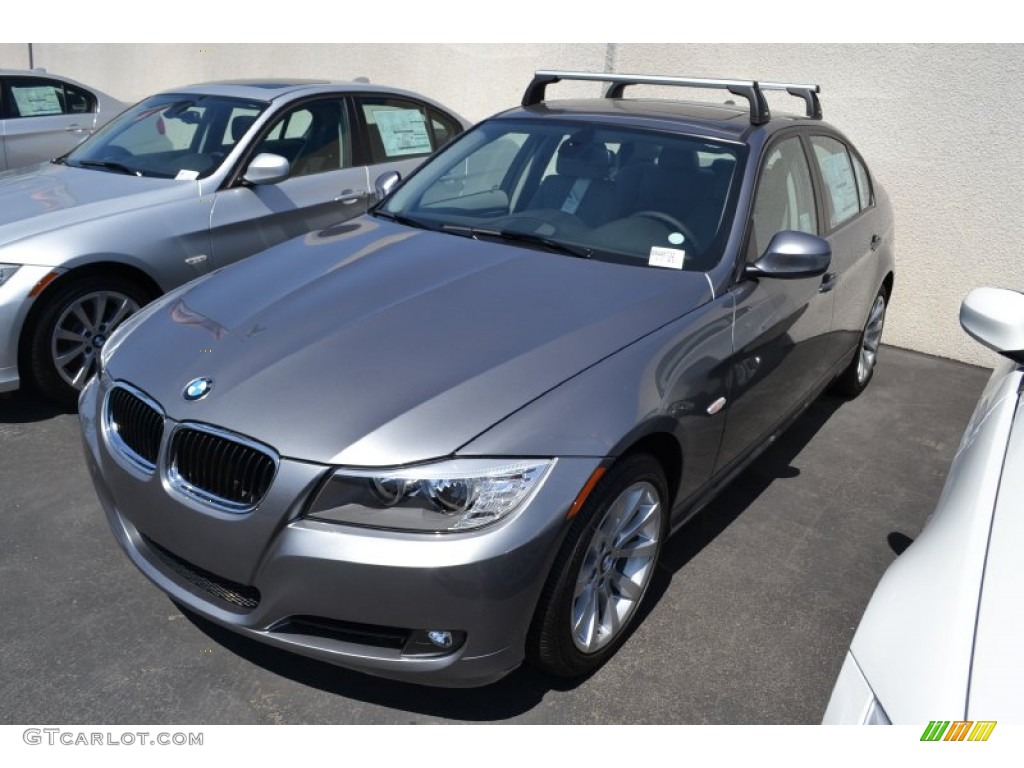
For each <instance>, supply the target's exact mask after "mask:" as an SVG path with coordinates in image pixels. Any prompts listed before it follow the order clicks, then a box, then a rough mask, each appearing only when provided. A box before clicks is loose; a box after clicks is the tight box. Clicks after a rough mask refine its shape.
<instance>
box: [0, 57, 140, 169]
mask: <svg viewBox="0 0 1024 768" xmlns="http://www.w3.org/2000/svg"><path fill="white" fill-rule="evenodd" d="M127 106H128V105H127V104H125V103H123V102H121V101H118V100H117V99H115V98H113V97H112V96H108V95H107V94H105V93H103V92H102V91H98V90H96V89H95V88H93V87H92V86H88V85H83V84H82V83H79V82H76V81H74V80H71V79H69V78H67V77H60V76H58V75H51V74H48V73H47V72H46V70H45V69H0V171H6V170H9V169H11V168H20V167H22V166H26V165H32V164H33V163H39V162H42V161H44V160H49V159H50V158H53V157H57V156H58V155H63V154H64V153H66V152H68V151H69V150H71V149H74V147H75V145H77V144H79V143H80V142H82V141H83V140H84V139H87V138H88V137H89V136H91V135H92V134H93V132H94V131H96V130H97V129H99V128H102V127H103V126H104V125H106V124H107V123H109V122H110V121H111V120H112V119H113V118H114V117H116V116H117V114H118V113H119V112H121V111H122V110H124V108H125V107H127Z"/></svg>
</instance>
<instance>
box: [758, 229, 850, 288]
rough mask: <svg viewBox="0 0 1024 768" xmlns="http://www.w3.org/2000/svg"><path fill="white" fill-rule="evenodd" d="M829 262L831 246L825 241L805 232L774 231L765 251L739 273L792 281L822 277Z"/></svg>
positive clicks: (830, 260) (830, 259) (830, 261)
mask: <svg viewBox="0 0 1024 768" xmlns="http://www.w3.org/2000/svg"><path fill="white" fill-rule="evenodd" d="M831 263H832V246H831V245H829V243H828V240H825V239H824V238H821V237H818V236H817V235H809V234H807V233H806V232H794V231H792V230H786V231H783V232H776V233H775V237H773V238H772V241H771V242H770V243H768V249H767V250H766V251H765V252H764V254H763V255H762V256H761V258H759V259H758V260H757V261H755V262H754V263H753V264H748V265H747V266H746V268H745V269H744V271H743V273H744V274H745V275H746V276H747V277H777V278H782V279H795V278H799V277H817V276H819V275H823V274H825V271H826V270H827V269H828V267H829V264H831Z"/></svg>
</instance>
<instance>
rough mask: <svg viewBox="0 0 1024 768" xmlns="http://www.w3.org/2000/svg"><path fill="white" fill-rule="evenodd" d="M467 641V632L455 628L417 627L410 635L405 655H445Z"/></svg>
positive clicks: (404, 651)
mask: <svg viewBox="0 0 1024 768" xmlns="http://www.w3.org/2000/svg"><path fill="white" fill-rule="evenodd" d="M465 642H466V633H465V632H460V631H458V630H453V629H417V630H416V631H415V632H413V633H412V635H410V636H409V639H408V641H406V643H405V647H404V648H402V655H403V656H444V655H446V654H449V653H453V652H454V651H457V650H458V649H459V648H461V647H462V645H463V643H465Z"/></svg>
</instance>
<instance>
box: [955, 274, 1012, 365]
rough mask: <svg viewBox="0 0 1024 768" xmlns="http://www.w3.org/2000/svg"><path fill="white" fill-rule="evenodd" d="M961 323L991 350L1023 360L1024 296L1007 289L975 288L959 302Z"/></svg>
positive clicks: (971, 334) (972, 335)
mask: <svg viewBox="0 0 1024 768" xmlns="http://www.w3.org/2000/svg"><path fill="white" fill-rule="evenodd" d="M960 325H961V326H963V329H964V330H965V331H967V333H968V334H969V335H970V336H971V337H972V338H974V339H976V340H977V341H980V342H981V343H982V344H984V345H985V346H986V347H988V348H989V349H993V350H995V351H996V352H998V353H999V354H1001V355H1004V356H1005V357H1008V358H1010V359H1011V360H1013V361H1014V362H1015V363H1024V295H1022V294H1020V293H1017V291H1009V290H1006V289H1005V288H975V289H974V290H973V291H971V292H970V293H968V294H967V298H965V299H964V300H963V303H962V304H961V305H960Z"/></svg>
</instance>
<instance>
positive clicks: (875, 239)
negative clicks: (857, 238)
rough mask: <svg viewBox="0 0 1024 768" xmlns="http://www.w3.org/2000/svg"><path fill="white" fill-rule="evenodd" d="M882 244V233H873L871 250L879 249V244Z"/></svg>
mask: <svg viewBox="0 0 1024 768" xmlns="http://www.w3.org/2000/svg"><path fill="white" fill-rule="evenodd" d="M881 244H882V238H881V236H880V235H872V236H871V250H872V251H877V250H878V246H880V245H881Z"/></svg>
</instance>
